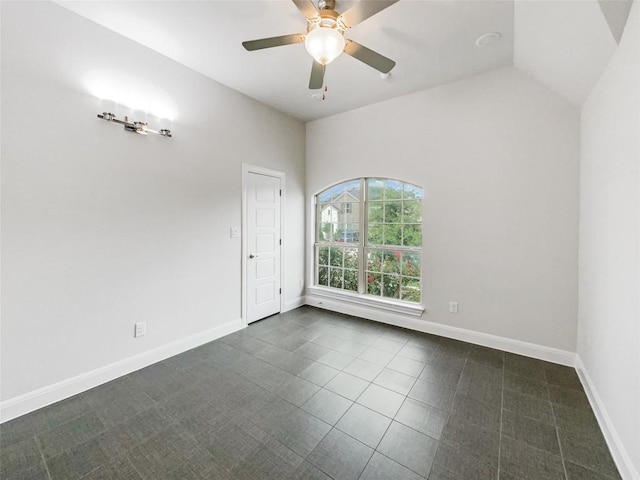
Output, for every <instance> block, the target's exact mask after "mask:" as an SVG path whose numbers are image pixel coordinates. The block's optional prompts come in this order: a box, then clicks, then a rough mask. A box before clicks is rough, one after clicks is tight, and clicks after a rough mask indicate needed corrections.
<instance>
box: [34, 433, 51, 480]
mask: <svg viewBox="0 0 640 480" xmlns="http://www.w3.org/2000/svg"><path fill="white" fill-rule="evenodd" d="M33 438H34V440H35V441H36V445H38V452H40V458H41V459H42V463H43V464H44V469H45V471H46V472H47V478H48V479H49V480H51V473H50V472H49V465H47V460H46V459H45V458H44V452H43V451H42V445H40V439H39V438H38V435H36V434H34V435H33Z"/></svg>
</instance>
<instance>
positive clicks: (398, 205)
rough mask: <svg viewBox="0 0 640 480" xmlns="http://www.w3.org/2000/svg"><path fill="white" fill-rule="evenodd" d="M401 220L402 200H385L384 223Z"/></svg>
mask: <svg viewBox="0 0 640 480" xmlns="http://www.w3.org/2000/svg"><path fill="white" fill-rule="evenodd" d="M401 221H402V202H400V201H397V202H385V204H384V223H400V222H401Z"/></svg>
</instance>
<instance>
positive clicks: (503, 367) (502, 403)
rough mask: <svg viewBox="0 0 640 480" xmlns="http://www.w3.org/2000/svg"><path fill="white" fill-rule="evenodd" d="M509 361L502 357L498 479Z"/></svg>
mask: <svg viewBox="0 0 640 480" xmlns="http://www.w3.org/2000/svg"><path fill="white" fill-rule="evenodd" d="M506 363H507V358H506V356H503V359H502V389H501V393H500V435H499V438H498V477H497V478H498V480H500V467H501V465H500V461H501V459H502V413H503V412H504V377H505V364H506Z"/></svg>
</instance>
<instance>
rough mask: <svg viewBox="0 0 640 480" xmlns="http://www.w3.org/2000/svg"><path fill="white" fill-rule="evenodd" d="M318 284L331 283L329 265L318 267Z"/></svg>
mask: <svg viewBox="0 0 640 480" xmlns="http://www.w3.org/2000/svg"><path fill="white" fill-rule="evenodd" d="M318 285H325V286H327V285H329V267H318Z"/></svg>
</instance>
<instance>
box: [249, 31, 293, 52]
mask: <svg viewBox="0 0 640 480" xmlns="http://www.w3.org/2000/svg"><path fill="white" fill-rule="evenodd" d="M302 42H304V34H302V33H294V34H292V35H281V36H279V37H269V38H260V39H259V40H248V41H246V42H242V46H243V47H244V48H245V49H246V50H249V51H250V52H252V51H254V50H262V49H263V48H271V47H280V46H282V45H292V44H294V43H302Z"/></svg>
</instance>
